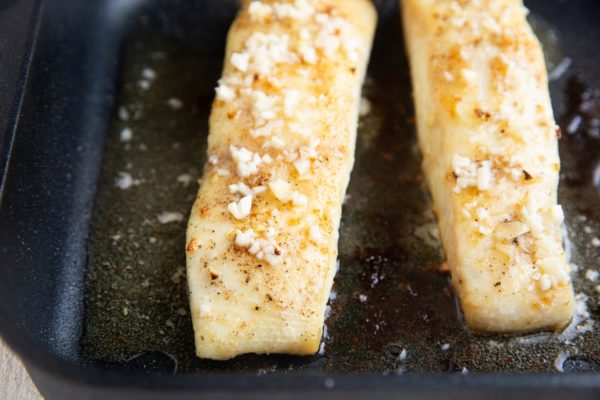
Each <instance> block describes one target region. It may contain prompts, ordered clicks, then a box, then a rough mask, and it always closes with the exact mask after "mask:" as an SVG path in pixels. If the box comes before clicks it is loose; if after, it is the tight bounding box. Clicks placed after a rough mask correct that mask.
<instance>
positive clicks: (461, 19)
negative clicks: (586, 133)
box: [402, 0, 574, 333]
mask: <svg viewBox="0 0 600 400" xmlns="http://www.w3.org/2000/svg"><path fill="white" fill-rule="evenodd" d="M402 6H403V9H402V12H403V19H404V30H405V38H406V45H407V49H408V55H409V58H410V65H411V71H412V81H413V91H414V100H415V107H416V120H417V129H418V136H419V142H420V146H421V151H422V154H423V168H424V171H425V175H426V177H427V182H428V184H429V188H430V190H431V193H432V196H433V203H434V211H435V213H436V216H437V219H438V224H439V226H440V231H441V237H442V242H443V246H444V249H445V252H446V257H447V260H448V264H449V266H450V270H451V273H452V282H453V285H454V287H455V289H456V292H457V293H458V297H459V299H460V303H461V305H462V309H463V312H464V317H465V320H466V322H467V324H468V325H469V326H470V327H471V328H472V329H474V330H477V331H483V332H498V333H517V332H526V331H532V330H542V329H550V330H558V329H560V328H563V327H564V326H565V325H567V324H568V323H569V321H570V320H571V317H572V314H573V304H574V300H573V289H572V287H571V281H570V277H569V272H570V269H569V266H568V264H567V262H566V260H565V252H564V249H563V244H562V241H561V223H562V221H563V212H562V209H561V207H560V206H559V205H557V200H556V191H557V186H558V172H559V167H560V163H559V158H558V149H557V134H559V133H560V131H559V129H558V127H557V126H556V124H555V122H554V118H553V115H552V108H551V104H550V98H549V93H548V88H547V86H548V82H547V73H546V68H545V64H544V58H543V54H542V50H541V46H540V44H539V42H538V40H537V39H536V37H535V36H534V34H533V32H532V30H531V28H530V26H529V24H528V23H527V20H526V14H527V10H526V9H525V8H524V6H523V3H522V1H521V0H479V1H476V0H471V1H466V0H462V1H446V0H402Z"/></svg>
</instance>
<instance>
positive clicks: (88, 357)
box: [81, 3, 600, 374]
mask: <svg viewBox="0 0 600 400" xmlns="http://www.w3.org/2000/svg"><path fill="white" fill-rule="evenodd" d="M386 4H387V3H386ZM390 4H391V3H390ZM386 12H389V15H388V16H387V17H386V18H381V20H380V27H379V30H378V34H377V36H376V39H375V45H374V51H373V56H372V60H371V65H370V69H369V77H370V78H369V79H368V81H367V84H366V85H365V89H364V94H365V95H366V97H367V98H368V99H370V103H371V105H372V107H371V112H370V113H369V114H368V115H367V116H365V117H363V118H361V121H360V124H359V133H358V140H357V150H356V164H355V168H354V172H353V174H352V178H351V182H350V186H349V189H348V195H349V196H348V201H347V203H346V205H345V206H344V210H343V217H342V227H341V236H340V242H339V243H340V244H339V246H340V248H339V250H340V251H339V253H340V271H339V272H338V274H337V276H336V279H335V284H334V288H333V290H334V292H335V295H334V296H332V300H331V301H330V307H331V312H330V315H329V318H328V319H327V321H326V327H327V332H328V334H327V338H326V340H325V344H324V354H323V355H316V356H314V357H290V356H280V355H273V356H256V355H247V356H242V357H238V358H236V359H234V360H231V361H228V362H215V361H209V360H200V359H197V358H196V357H195V353H194V343H193V332H192V326H191V321H190V316H189V311H188V306H187V298H186V290H187V289H186V286H185V276H184V272H183V271H184V269H185V268H184V266H185V259H184V254H183V251H182V249H183V247H184V241H185V221H186V220H187V215H186V212H187V211H188V210H189V207H190V205H191V203H192V202H193V199H194V196H195V194H196V191H197V186H196V180H197V179H198V177H199V176H200V174H201V168H202V165H203V163H204V159H203V158H204V157H205V141H206V134H207V117H208V115H209V111H210V103H211V101H212V97H213V93H214V92H213V87H214V84H215V82H216V79H218V75H219V73H220V70H221V62H222V54H217V55H215V54H208V55H207V54H203V53H202V52H201V51H198V50H197V49H190V48H188V47H185V46H184V45H182V44H178V43H175V42H173V41H170V40H167V39H165V38H162V37H160V36H156V35H146V36H142V37H136V38H133V39H131V40H130V41H129V42H128V43H127V44H126V46H125V53H124V63H123V70H122V80H121V82H122V89H121V93H120V96H119V98H118V100H117V110H116V111H115V121H114V123H113V128H112V131H111V132H110V133H109V138H108V143H107V148H106V153H105V156H104V162H103V171H102V177H101V182H100V186H99V190H98V195H97V199H96V205H95V211H94V218H93V224H92V231H91V237H90V242H89V254H90V257H89V270H88V279H87V290H86V317H85V318H86V321H85V328H84V334H83V338H82V342H81V346H82V353H83V357H84V359H85V362H87V363H89V364H92V365H96V366H98V367H101V368H109V369H116V370H119V371H131V370H137V371H139V370H145V371H148V370H151V371H155V372H164V373H173V372H174V371H175V370H177V372H182V373H193V372H210V371H213V372H216V371H238V372H240V371H243V372H249V373H258V374H262V373H270V372H274V371H278V372H282V373H293V371H299V370H316V371H326V372H374V373H391V374H393V373H403V372H438V371H457V372H460V371H464V372H466V371H471V372H474V371H556V369H557V367H561V368H562V367H563V364H562V362H563V361H565V360H566V362H565V364H564V368H566V369H569V368H571V369H599V368H600V355H599V353H598V351H597V349H599V348H600V343H599V340H600V335H599V331H598V330H597V327H596V326H591V325H590V324H591V323H590V322H589V321H592V320H590V319H587V321H586V320H582V321H579V326H580V329H579V330H586V329H588V328H589V329H591V331H590V332H587V333H581V332H579V331H578V329H577V326H573V327H571V330H570V331H568V332H567V333H565V334H562V336H561V334H556V335H548V334H538V335H530V336H526V337H515V338H503V337H495V336H477V335H473V334H472V333H470V332H469V331H468V330H466V329H465V327H464V326H463V324H462V323H461V322H460V319H459V315H458V312H457V309H456V306H455V298H454V294H453V291H452V288H451V285H450V283H449V275H448V274H447V273H445V272H442V271H440V268H439V266H440V264H441V263H442V261H443V256H442V254H441V250H440V248H439V245H438V242H437V239H436V238H435V222H434V220H433V216H432V213H431V208H430V203H429V197H428V194H427V191H426V190H425V185H424V182H423V181H422V176H421V170H420V159H419V156H418V149H417V145H416V137H415V132H414V121H413V106H412V99H411V97H410V90H411V89H410V76H409V75H408V66H407V62H406V58H405V55H404V52H403V51H402V47H401V44H402V43H403V40H402V37H401V27H400V25H399V18H398V10H397V9H395V8H392V9H391V10H390V9H386ZM534 26H535V27H538V28H539V27H540V24H534ZM542 28H543V26H542ZM548 35H549V34H548V32H547V31H546V33H544V32H542V33H541V34H540V38H541V40H542V42H543V43H544V44H546V43H545V42H546V40H545V38H546V37H547V36H548ZM550 36H551V35H550ZM556 49H557V48H554V50H556ZM546 50H547V49H546ZM554 54H559V52H557V51H555V52H554ZM559 59H560V57H556V59H555V60H550V62H549V65H550V68H552V65H553V64H552V62H554V65H556V63H557V61H556V60H559ZM146 67H148V68H151V70H152V71H153V72H155V75H156V76H155V77H153V75H154V74H152V73H151V72H148V71H146V72H144V68H146ZM144 82H147V83H144ZM146 86H149V88H148V89H144V87H146ZM170 98H176V99H178V100H180V101H181V103H182V106H181V108H179V107H178V106H177V104H179V103H177V102H173V101H170V102H169V99H170ZM562 98H563V95H562V93H561V92H554V93H553V101H555V102H556V101H559V102H560V101H561V100H562ZM120 106H125V107H126V109H127V113H128V114H129V119H128V120H127V121H122V120H120V119H119V115H118V114H119V113H118V112H117V111H118V108H119V107H120ZM561 115H562V114H561V113H557V116H558V119H559V121H560V122H561V126H562V127H563V131H564V130H565V121H563V120H562V119H561ZM125 127H128V128H130V129H131V132H132V137H131V140H130V141H122V140H121V139H122V138H121V137H120V133H121V131H122V130H123V129H124V128H125ZM124 138H125V139H127V134H125V136H124ZM579 143H580V142H579V141H576V138H574V137H569V136H566V135H565V138H564V139H563V140H562V141H561V157H562V160H563V176H567V177H569V176H574V175H576V172H575V171H576V168H578V167H579V166H578V165H577V164H576V162H575V161H576V160H577V158H576V157H579V154H578V153H579V152H580V149H581V145H580V144H579ZM594 143H596V142H594ZM596 149H597V147H596ZM125 174H129V175H125ZM129 177H131V180H129ZM115 179H120V180H119V182H120V183H121V184H122V187H128V188H127V189H121V188H118V187H116V186H115ZM128 183H129V185H128ZM594 193H596V194H595V195H596V196H597V192H596V191H595V188H590V187H589V186H586V185H585V184H579V185H575V184H571V183H570V182H565V179H563V180H562V181H561V193H560V201H561V203H562V204H563V205H564V206H565V212H566V215H567V224H568V226H569V230H570V232H569V233H570V235H571V238H572V240H573V243H574V244H575V245H576V246H575V249H574V250H575V252H574V255H573V257H574V258H573V261H574V262H575V263H576V264H578V265H581V266H585V265H593V263H592V264H587V263H586V261H587V262H593V260H595V257H596V256H595V253H594V251H593V249H591V248H589V247H588V245H587V243H589V241H590V238H591V237H592V236H590V234H589V233H586V232H585V229H587V228H585V227H586V226H590V225H591V224H590V223H589V220H588V221H583V220H582V219H581V216H580V215H578V214H577V212H575V210H576V207H577V204H578V202H580V201H582V200H581V197H582V196H584V195H585V196H588V197H589V199H588V201H589V203H588V204H593V203H592V202H591V201H592V200H593V198H592V196H593V194H594ZM595 201H597V197H596V200H595ZM177 213H180V214H181V215H179V214H177ZM595 217H596V219H594V220H597V219H598V218H600V215H595ZM180 218H181V221H180V222H179V221H178V220H179V219H180ZM168 220H173V222H167V223H161V221H162V222H165V221H168ZM584 228H585V229H584ZM584 244H585V245H584ZM585 271H586V269H585V268H582V270H581V271H580V272H579V276H577V277H576V278H575V282H574V283H575V290H576V292H577V293H581V292H585V293H586V294H587V295H588V296H589V300H588V301H587V309H588V312H591V313H592V317H593V316H594V313H595V310H596V305H595V304H596V299H595V297H596V295H595V293H594V289H593V286H594V284H592V283H591V282H590V281H589V280H586V279H584V278H583V275H584V274H585ZM585 303H586V302H585V301H581V298H580V305H585ZM580 311H581V310H580ZM580 314H581V312H580ZM584 319H585V318H584ZM586 324H587V325H586ZM555 364H557V365H555ZM558 364H560V365H558Z"/></svg>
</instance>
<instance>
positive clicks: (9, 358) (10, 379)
mask: <svg viewBox="0 0 600 400" xmlns="http://www.w3.org/2000/svg"><path fill="white" fill-rule="evenodd" d="M0 399H3V400H4V399H7V400H9V399H10V400H13V399H15V400H42V396H41V395H40V393H39V392H38V391H37V389H36V387H35V386H34V384H33V382H32V381H31V378H29V375H28V374H27V371H26V370H25V367H23V364H22V363H21V360H19V359H18V358H17V357H16V356H15V355H14V354H13V352H12V351H10V350H9V349H8V347H6V345H5V344H4V342H3V341H2V340H1V339H0Z"/></svg>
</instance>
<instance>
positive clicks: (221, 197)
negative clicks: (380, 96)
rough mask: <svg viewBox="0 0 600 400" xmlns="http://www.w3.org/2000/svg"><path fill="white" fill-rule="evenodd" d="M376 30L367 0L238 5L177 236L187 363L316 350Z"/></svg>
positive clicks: (332, 269) (304, 352) (333, 273)
mask: <svg viewBox="0 0 600 400" xmlns="http://www.w3.org/2000/svg"><path fill="white" fill-rule="evenodd" d="M375 24H376V13H375V10H374V8H373V6H372V5H371V3H370V2H369V1H368V0H297V1H245V2H243V5H242V9H241V11H240V12H239V14H238V16H237V18H236V20H235V21H234V23H233V25H232V27H231V29H230V31H229V36H228V41H227V50H226V60H225V66H224V70H223V76H222V79H221V80H220V81H219V86H218V88H217V89H216V93H217V95H216V99H215V101H214V103H213V108H212V113H211V116H210V134H209V138H208V155H209V158H208V163H207V165H206V166H205V169H204V176H203V178H202V182H201V187H200V191H199V193H198V197H197V198H196V201H195V203H194V206H193V209H192V213H191V216H190V220H189V225H188V231H187V249H186V253H187V277H188V285H189V290H190V307H191V314H192V320H193V325H194V332H195V341H196V353H197V355H198V356H199V357H203V358H211V359H217V360H225V359H229V358H231V357H235V356H237V355H239V354H244V353H289V354H298V355H308V354H313V353H315V352H316V351H317V350H318V348H319V343H320V339H321V334H322V327H323V319H324V312H325V306H326V303H327V299H328V297H329V293H330V291H331V286H332V283H333V277H334V275H335V272H336V258H337V241H338V227H339V221H340V216H341V208H342V200H343V197H344V193H345V190H346V186H347V184H348V180H349V176H350V171H351V169H352V165H353V162H354V144H355V138H356V125H357V119H358V108H359V100H360V91H361V86H362V82H363V78H364V75H365V70H366V65H367V60H368V57H369V52H370V49H371V42H372V38H373V33H374V29H375Z"/></svg>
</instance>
